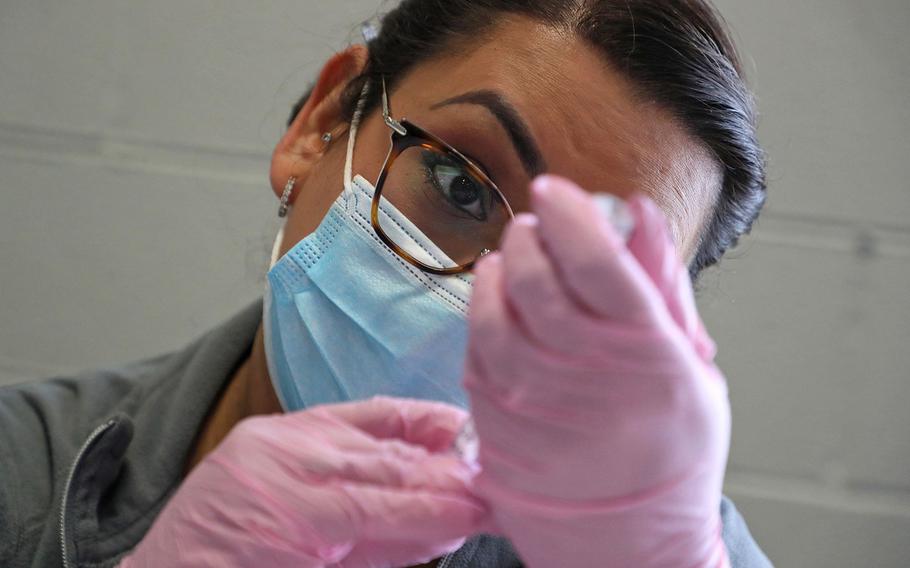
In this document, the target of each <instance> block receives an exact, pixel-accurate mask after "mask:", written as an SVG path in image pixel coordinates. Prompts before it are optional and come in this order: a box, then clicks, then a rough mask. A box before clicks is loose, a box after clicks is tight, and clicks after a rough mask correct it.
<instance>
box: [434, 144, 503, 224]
mask: <svg viewBox="0 0 910 568" xmlns="http://www.w3.org/2000/svg"><path fill="white" fill-rule="evenodd" d="M423 161H424V167H425V169H426V176H427V178H429V181H430V183H431V184H432V186H433V188H434V189H435V190H436V191H437V192H438V193H439V194H440V195H441V196H442V197H443V198H444V199H445V201H446V202H447V203H448V204H450V205H451V206H452V207H454V208H455V209H457V210H458V211H460V212H463V213H467V214H468V215H470V216H471V217H473V218H474V219H476V220H478V221H484V220H486V218H487V214H488V208H489V204H490V190H489V189H488V188H487V187H486V186H485V185H484V184H483V183H481V182H480V181H479V180H477V179H476V178H475V177H474V176H473V175H471V174H470V173H469V172H468V170H467V169H466V168H465V167H464V166H461V165H458V164H456V163H454V162H453V161H452V160H451V159H449V158H447V157H445V156H442V155H440V154H437V153H435V152H424V156H423Z"/></svg>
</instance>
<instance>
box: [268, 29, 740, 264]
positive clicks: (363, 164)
mask: <svg viewBox="0 0 910 568" xmlns="http://www.w3.org/2000/svg"><path fill="white" fill-rule="evenodd" d="M362 59H363V50H362V48H359V49H358V48H355V49H352V50H349V51H348V52H345V53H344V54H340V55H338V56H336V57H335V58H334V59H333V61H332V62H330V63H329V64H328V65H327V67H326V69H325V70H324V71H323V74H322V76H321V77H320V83H319V84H318V85H317V88H316V91H315V93H316V94H315V95H314V96H315V97H317V98H319V95H320V94H323V95H324V96H323V97H322V101H321V102H319V101H314V100H311V102H310V104H308V105H307V107H306V108H305V109H304V110H303V111H301V114H300V115H299V116H298V117H297V120H296V121H295V123H294V125H292V126H291V128H290V129H289V130H288V132H287V133H286V135H285V137H284V138H283V139H282V141H281V143H279V145H278V147H277V148H276V150H275V155H274V157H273V163H272V172H271V180H272V186H273V189H274V191H275V193H276V194H277V195H280V194H281V192H282V191H283V189H284V185H285V183H286V181H287V179H288V178H289V177H291V176H296V177H298V180H299V181H298V186H297V193H296V194H295V201H294V207H293V209H292V210H291V213H290V215H289V218H288V222H287V226H286V229H285V239H284V242H283V243H282V246H281V252H282V253H284V252H287V251H288V250H289V249H290V248H292V247H293V246H294V245H295V244H296V243H297V242H298V241H300V240H301V239H302V238H304V237H305V236H306V235H308V234H309V233H311V232H312V231H313V230H315V228H316V227H317V226H318V225H319V222H320V221H321V220H322V217H323V216H324V215H325V213H326V212H327V211H328V209H329V207H330V205H331V203H332V202H333V201H334V200H335V198H337V197H338V194H339V193H340V192H341V190H342V188H343V172H344V160H345V156H346V149H347V148H346V147H347V135H346V133H345V132H346V131H345V130H344V127H343V124H342V125H341V131H342V133H341V135H340V136H336V138H335V139H334V140H333V142H331V144H330V145H329V146H328V147H327V149H325V150H324V151H323V150H321V149H320V150H314V147H315V144H316V143H315V142H314V140H319V137H320V136H321V134H322V132H323V131H324V130H332V129H333V128H335V130H336V131H338V128H337V125H338V124H340V118H339V116H338V115H339V112H338V111H339V110H340V107H338V105H337V95H338V93H340V90H341V88H343V86H344V85H345V84H346V82H347V80H348V79H350V78H351V77H352V76H353V74H354V73H355V72H356V71H357V70H358V69H357V68H358V66H359V65H360V64H361V62H362ZM333 66H334V67H333ZM389 97H390V102H391V109H392V114H393V116H395V117H396V118H399V119H400V118H407V119H408V120H410V121H411V122H413V123H415V124H417V125H419V126H421V127H422V128H424V129H425V130H428V131H429V132H431V133H433V134H435V135H437V136H438V137H440V138H442V139H443V140H445V141H446V142H448V143H449V144H451V145H452V146H454V147H455V148H457V149H458V150H460V151H462V152H463V153H465V154H467V155H468V156H471V157H472V158H474V159H475V160H476V161H478V162H479V163H480V165H481V166H482V167H483V168H485V170H486V171H487V172H488V173H489V174H490V175H491V177H492V178H493V180H494V181H495V182H496V184H497V185H498V186H499V188H500V189H501V190H502V192H503V193H504V194H505V196H506V198H507V199H508V200H509V203H510V204H511V206H512V208H513V210H514V211H515V212H521V211H526V210H527V209H528V184H529V182H530V181H531V180H532V179H533V178H534V176H536V175H537V174H539V173H544V172H547V173H554V174H559V175H562V176H565V177H567V178H570V179H572V180H573V181H575V182H576V183H578V184H579V185H581V186H582V187H584V188H586V189H587V190H588V191H591V192H609V193H613V194H616V195H618V196H620V197H625V196H628V195H629V194H631V193H632V192H633V191H636V190H641V191H644V192H645V193H647V194H648V195H649V196H650V197H651V198H652V199H654V200H655V201H656V202H657V203H658V204H659V205H660V206H661V207H662V208H663V209H664V211H665V213H666V214H667V216H668V219H669V221H670V225H671V227H670V228H671V231H672V232H673V236H674V238H675V239H676V243H677V246H678V248H679V250H680V254H681V256H682V257H683V258H684V259H686V260H688V259H690V258H691V257H692V255H694V253H695V252H696V247H697V245H698V237H699V235H700V233H701V230H702V227H703V226H704V224H705V223H706V221H707V218H708V214H709V212H710V209H711V207H712V206H713V203H714V201H715V198H716V196H717V192H718V191H719V189H720V185H721V179H722V178H721V173H720V168H719V166H718V164H717V163H716V161H715V160H714V159H713V158H712V156H711V154H710V153H709V151H708V150H707V149H706V148H704V147H703V146H702V145H701V144H699V143H698V142H697V141H696V139H695V138H693V137H691V136H690V135H689V134H688V133H686V132H685V131H684V130H683V128H682V127H681V126H680V125H679V124H678V123H677V122H676V121H675V120H674V119H673V118H672V117H671V116H670V115H669V114H668V113H667V112H665V111H663V110H662V109H661V108H658V107H657V106H655V105H653V104H650V103H648V102H647V101H642V100H638V99H637V98H636V97H635V96H634V94H633V91H632V87H631V85H630V84H629V83H628V82H627V81H626V80H625V79H624V78H623V77H622V76H621V75H619V74H618V73H617V72H615V71H614V70H613V69H611V68H610V67H608V66H607V65H606V63H605V62H604V59H603V57H601V56H600V55H599V54H598V53H597V52H596V51H595V50H594V49H593V48H592V47H590V46H588V45H586V44H585V43H583V42H582V41H580V40H578V39H576V38H574V37H570V36H567V35H565V34H564V33H563V32H559V31H556V30H554V29H552V28H549V27H547V26H545V25H543V24H539V23H537V22H534V21H532V20H528V19H525V18H510V19H508V20H506V21H504V22H503V23H502V24H501V25H499V26H498V27H497V28H496V29H495V31H494V32H493V33H492V34H491V35H489V36H487V37H485V38H484V39H483V40H479V42H478V43H477V44H476V45H475V44H468V45H465V46H462V48H460V49H454V50H452V51H451V52H450V54H449V55H448V56H446V57H444V58H435V59H433V60H431V61H428V62H426V63H424V64H422V65H420V66H418V67H416V68H415V69H414V70H413V71H412V72H410V73H409V74H408V75H407V76H405V77H404V78H403V79H401V80H399V81H398V82H396V85H395V88H394V90H393V91H392V92H390V93H389ZM333 114H334V115H335V116H334V119H333ZM389 134H390V130H389V129H388V128H387V127H386V126H385V124H384V123H383V121H382V117H381V116H380V113H379V112H378V111H374V112H372V113H371V114H370V115H369V116H367V117H366V118H365V119H364V120H363V121H362V122H361V125H360V127H359V130H358V132H357V140H356V148H355V150H354V164H353V172H354V175H355V176H356V175H358V174H359V175H362V176H363V177H365V178H366V179H368V180H369V181H371V182H374V183H375V181H376V178H377V176H378V175H379V171H380V169H381V167H382V163H383V161H384V159H385V156H386V153H387V152H388V149H389Z"/></svg>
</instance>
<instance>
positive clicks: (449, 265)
mask: <svg viewBox="0 0 910 568" xmlns="http://www.w3.org/2000/svg"><path fill="white" fill-rule="evenodd" d="M382 117H383V120H384V121H385V124H386V126H388V127H389V129H391V131H392V133H391V138H392V140H391V147H390V148H389V153H388V155H387V156H386V159H385V163H384V164H383V166H382V172H381V173H380V174H379V179H378V180H377V181H376V193H375V194H374V195H373V204H372V214H371V223H372V225H373V229H374V230H375V231H376V234H377V235H378V236H379V238H380V239H382V241H383V242H384V243H385V244H386V245H388V247H389V248H390V249H392V250H393V251H394V252H395V253H396V254H397V255H398V256H400V257H401V258H403V259H404V260H406V261H407V262H408V263H410V264H412V265H414V266H416V267H417V268H419V269H421V270H423V271H425V272H429V273H431V274H436V275H440V276H447V275H454V274H461V273H463V272H468V271H470V270H471V269H472V268H473V267H474V264H475V263H476V262H477V260H479V259H480V257H482V256H484V255H486V254H489V253H490V252H492V251H493V250H495V249H496V248H497V247H498V246H499V239H500V237H501V236H502V233H503V231H504V230H505V227H506V225H507V224H508V223H509V221H510V220H511V219H512V218H513V217H514V214H513V213H512V208H511V207H510V206H509V203H508V201H506V198H505V196H504V195H503V194H502V192H501V191H500V190H499V188H498V187H496V184H495V183H493V180H491V179H490V177H489V176H488V175H487V174H486V173H485V172H484V170H483V168H481V167H480V166H479V165H478V164H477V163H475V162H474V161H473V160H471V159H470V158H468V157H466V156H465V155H464V154H462V153H461V152H459V151H458V150H456V149H455V148H453V147H452V146H450V145H449V144H447V143H445V142H443V141H442V139H440V138H438V137H436V136H434V135H433V134H430V133H429V132H427V131H426V130H424V129H422V128H420V127H419V126H417V125H416V124H414V123H412V122H409V121H408V120H407V119H404V118H403V119H401V121H398V120H396V119H394V118H392V116H391V111H390V109H389V97H388V93H387V91H386V85H385V79H383V81H382ZM383 199H384V200H385V201H387V202H388V203H390V204H391V205H393V206H394V207H395V208H396V209H397V210H398V211H400V212H401V213H402V214H403V215H404V216H405V217H406V218H407V219H408V220H409V221H410V222H411V223H413V224H414V226H415V227H416V228H417V229H418V230H419V231H420V232H422V233H423V234H424V235H426V236H427V237H428V238H429V239H430V240H431V241H433V243H435V244H436V246H437V247H439V249H440V250H441V251H442V252H443V253H444V254H445V256H446V257H447V258H442V257H440V256H439V255H434V254H432V253H430V252H428V251H426V250H424V249H423V248H422V247H418V246H415V245H414V243H413V242H412V241H409V240H406V239H404V238H402V236H401V235H402V234H403V233H405V232H406V231H403V230H402V227H401V226H395V221H394V220H392V219H391V218H390V217H389V216H388V215H384V216H383V215H380V211H381V208H380V204H381V201H382V200H383Z"/></svg>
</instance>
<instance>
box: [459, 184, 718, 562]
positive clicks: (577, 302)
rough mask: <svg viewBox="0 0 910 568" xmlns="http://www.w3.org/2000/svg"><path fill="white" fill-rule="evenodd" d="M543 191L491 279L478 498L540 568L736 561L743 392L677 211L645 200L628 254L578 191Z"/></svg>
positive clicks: (485, 310) (484, 306)
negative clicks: (736, 386)
mask: <svg viewBox="0 0 910 568" xmlns="http://www.w3.org/2000/svg"><path fill="white" fill-rule="evenodd" d="M532 194H533V196H532V203H533V209H534V213H535V214H534V215H531V214H524V215H520V216H518V217H517V218H516V219H515V221H514V222H513V223H512V224H511V225H510V227H509V228H508V230H507V233H506V236H505V237H504V241H503V245H502V248H501V251H500V252H498V253H495V254H493V255H490V256H488V257H486V258H484V259H482V260H481V262H480V263H479V264H478V266H477V269H476V280H475V289H474V296H473V298H472V304H471V313H470V326H471V328H470V329H471V334H470V343H469V355H468V363H467V370H466V376H465V385H466V387H467V389H468V391H469V394H470V398H471V406H472V414H473V416H474V421H475V425H476V430H477V435H478V437H479V440H480V457H479V462H480V465H481V467H482V472H481V473H480V475H479V476H478V477H477V479H476V480H475V492H476V493H477V494H478V495H480V496H482V497H484V498H485V499H486V500H487V502H488V504H489V506H490V508H491V510H492V513H493V517H494V519H495V522H496V524H497V525H498V526H499V527H500V528H501V530H502V532H503V533H504V534H505V535H506V536H508V537H509V538H510V539H511V541H512V542H513V544H514V545H515V547H516V549H517V550H518V552H519V554H520V555H521V556H522V558H523V559H524V560H525V562H526V564H527V565H528V566H530V567H531V568H535V567H545V568H551V567H553V566H560V567H562V568H572V567H575V566H578V567H586V568H587V567H590V566H599V567H611V566H622V567H627V566H635V567H648V568H650V567H658V566H659V567H673V568H679V567H712V568H714V567H718V566H727V565H729V560H728V559H727V555H726V550H725V548H724V545H723V541H722V539H721V520H720V501H721V486H722V481H723V475H724V468H725V465H726V460H727V451H728V447H729V436H730V409H729V401H728V399H727V388H726V383H725V379H724V377H723V375H722V374H721V372H720V371H719V370H718V369H717V367H716V366H715V365H714V363H713V358H714V354H715V351H716V349H715V346H714V344H713V342H712V341H711V339H710V338H709V337H708V336H707V334H706V332H705V330H704V327H703V326H702V324H701V322H700V319H699V317H698V314H697V311H696V307H695V302H694V299H693V293H692V289H691V283H690V279H689V277H688V273H687V271H686V269H685V268H684V267H683V265H682V264H681V262H680V261H679V259H678V258H677V256H676V253H675V252H674V247H673V245H672V241H671V239H670V237H669V232H668V229H667V227H666V224H665V220H664V217H663V215H662V213H661V212H660V210H659V209H658V208H657V206H656V205H654V204H653V202H651V201H650V200H648V199H647V198H644V197H633V198H632V199H631V200H630V201H629V204H628V205H629V207H630V209H631V213H632V215H633V217H634V218H635V220H636V228H635V230H634V232H633V233H632V235H631V237H630V241H629V243H628V246H626V244H625V242H624V241H623V240H622V238H621V237H619V236H618V234H617V233H616V232H615V230H614V229H612V228H611V227H610V225H609V223H607V222H606V221H605V220H604V219H603V218H601V216H600V215H599V214H598V212H597V208H596V207H595V206H594V203H593V201H592V200H591V197H590V196H589V195H588V194H587V193H585V192H584V191H583V190H581V189H580V188H578V187H577V186H575V185H573V184H571V183H570V182H568V181H566V180H562V179H561V178H555V177H552V176H546V177H543V178H539V179H538V180H536V181H535V183H534V184H533V185H532Z"/></svg>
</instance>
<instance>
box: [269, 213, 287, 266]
mask: <svg viewBox="0 0 910 568" xmlns="http://www.w3.org/2000/svg"><path fill="white" fill-rule="evenodd" d="M284 227H285V225H284V223H282V224H281V228H280V229H278V236H277V237H275V244H273V245H272V259H271V261H270V262H269V270H271V269H272V268H274V267H275V264H276V263H277V262H278V259H279V258H280V256H281V243H283V242H284Z"/></svg>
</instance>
